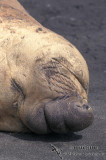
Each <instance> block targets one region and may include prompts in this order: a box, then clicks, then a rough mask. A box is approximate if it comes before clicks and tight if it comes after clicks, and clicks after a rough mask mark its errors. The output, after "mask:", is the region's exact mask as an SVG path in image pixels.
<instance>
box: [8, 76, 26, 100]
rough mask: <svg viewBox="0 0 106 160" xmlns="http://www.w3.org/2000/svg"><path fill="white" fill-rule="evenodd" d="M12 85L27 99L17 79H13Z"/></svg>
mask: <svg viewBox="0 0 106 160" xmlns="http://www.w3.org/2000/svg"><path fill="white" fill-rule="evenodd" d="M11 85H12V87H13V88H14V89H15V90H17V91H18V92H19V93H20V94H21V95H22V96H23V99H24V100H25V94H24V92H23V89H22V87H21V86H20V85H19V84H18V83H17V82H16V81H15V79H11Z"/></svg>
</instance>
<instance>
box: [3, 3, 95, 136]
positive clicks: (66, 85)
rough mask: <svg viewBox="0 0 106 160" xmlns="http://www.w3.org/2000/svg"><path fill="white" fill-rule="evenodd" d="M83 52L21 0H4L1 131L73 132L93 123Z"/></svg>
mask: <svg viewBox="0 0 106 160" xmlns="http://www.w3.org/2000/svg"><path fill="white" fill-rule="evenodd" d="M88 88H89V72H88V67H87V64H86V61H85V60H84V58H83V57H82V55H81V54H80V52H79V51H78V50H77V49H76V48H75V46H73V45H72V44H71V43H70V42H69V41H67V40H66V39H64V38H63V37H62V36H60V35H58V34H56V33H54V32H52V31H50V30H49V29H46V28H45V27H43V26H42V25H41V24H40V23H39V22H37V21H36V20H35V19H34V18H32V17H31V16H30V15H29V14H28V13H27V12H26V11H25V9H24V8H23V7H22V6H21V5H20V3H19V2H18V1H17V0H0V130H1V131H11V132H30V131H32V132H34V133H38V134H47V133H51V132H56V133H67V132H69V131H73V132H76V131H80V130H82V129H85V128H86V127H88V126H89V125H91V124H92V122H93V111H92V108H91V107H90V106H89V104H88V98H87V97H88Z"/></svg>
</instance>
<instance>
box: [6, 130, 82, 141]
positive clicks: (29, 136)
mask: <svg viewBox="0 0 106 160" xmlns="http://www.w3.org/2000/svg"><path fill="white" fill-rule="evenodd" d="M6 134H9V135H11V136H13V137H16V138H18V139H22V140H27V141H43V142H69V141H76V140H80V139H82V135H78V134H75V133H72V132H71V133H68V134H55V133H51V134H47V135H38V134H34V133H6Z"/></svg>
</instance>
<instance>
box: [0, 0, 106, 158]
mask: <svg viewBox="0 0 106 160" xmlns="http://www.w3.org/2000/svg"><path fill="white" fill-rule="evenodd" d="M20 2H21V3H22V4H23V6H24V7H25V8H26V9H27V11H28V12H29V13H30V14H31V15H32V16H33V17H34V18H36V19H37V20H38V21H39V22H40V23H42V24H43V25H44V26H45V27H47V28H49V29H51V30H53V31H55V32H57V33H59V34H61V35H62V36H64V37H65V38H66V39H68V40H69V41H70V42H71V43H73V44H74V45H75V46H76V47H77V48H78V49H79V50H80V52H81V53H82V55H83V56H84V58H85V59H86V61H87V64H88V67H89V72H90V88H89V103H90V104H91V106H92V108H93V110H94V116H95V120H94V123H93V125H92V126H90V127H89V128H87V129H85V130H83V131H81V132H78V133H75V134H68V135H56V134H52V135H46V136H39V135H35V134H18V133H17V134H15V133H3V132H2V133H0V160H59V159H64V160H68V159H72V160H83V159H84V160H89V159H90V160H105V159H106V152H105V151H106V0H20Z"/></svg>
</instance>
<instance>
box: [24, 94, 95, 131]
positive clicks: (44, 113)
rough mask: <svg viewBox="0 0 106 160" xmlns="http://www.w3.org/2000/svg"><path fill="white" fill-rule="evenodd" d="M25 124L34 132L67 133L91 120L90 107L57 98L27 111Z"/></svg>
mask: <svg viewBox="0 0 106 160" xmlns="http://www.w3.org/2000/svg"><path fill="white" fill-rule="evenodd" d="M26 120H27V126H28V127H29V128H30V129H31V130H32V131H33V132H35V133H38V134H47V133H50V132H55V133H67V132H70V131H71V132H76V131H80V130H83V129H85V128H86V127H88V126H89V125H91V124H92V122H93V111H92V108H91V107H90V106H89V105H88V104H87V103H83V102H81V101H79V99H77V100H75V99H74V100H72V99H71V98H70V97H68V98H64V97H63V98H57V99H55V100H51V101H49V102H47V103H45V104H42V105H41V107H40V108H39V109H38V111H37V112H36V113H34V110H33V112H29V113H28V116H27V117H26Z"/></svg>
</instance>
